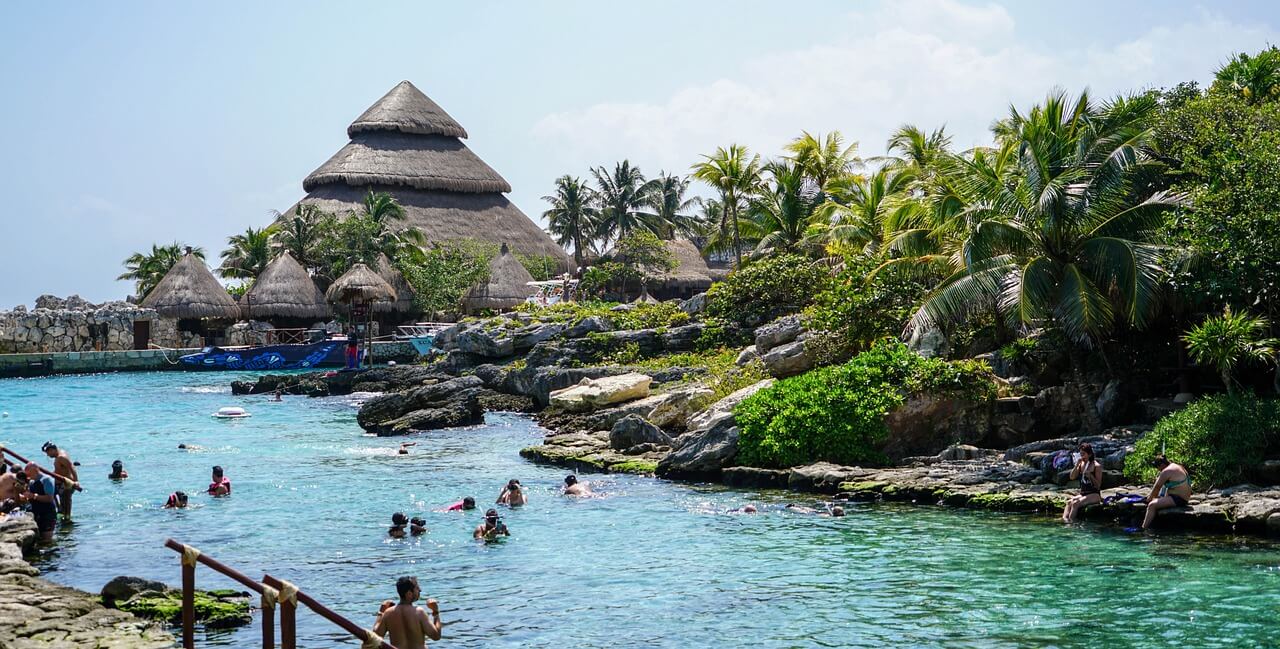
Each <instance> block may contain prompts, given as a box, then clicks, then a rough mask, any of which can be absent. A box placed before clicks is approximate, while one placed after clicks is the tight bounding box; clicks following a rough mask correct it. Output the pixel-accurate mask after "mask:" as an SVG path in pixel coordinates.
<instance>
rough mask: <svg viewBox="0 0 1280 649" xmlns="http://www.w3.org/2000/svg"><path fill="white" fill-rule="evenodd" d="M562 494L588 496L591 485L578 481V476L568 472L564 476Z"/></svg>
mask: <svg viewBox="0 0 1280 649" xmlns="http://www.w3.org/2000/svg"><path fill="white" fill-rule="evenodd" d="M564 495H566V496H590V495H591V487H589V486H587V483H585V482H578V476H576V475H573V474H570V475H567V476H565V477H564Z"/></svg>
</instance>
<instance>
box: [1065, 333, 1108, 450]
mask: <svg viewBox="0 0 1280 649" xmlns="http://www.w3.org/2000/svg"><path fill="white" fill-rule="evenodd" d="M1070 358H1071V378H1072V380H1073V381H1074V382H1075V384H1076V397H1077V398H1078V399H1079V400H1080V418H1081V420H1082V423H1083V424H1084V429H1085V432H1086V433H1088V434H1090V435H1097V434H1099V433H1101V432H1102V419H1101V418H1100V417H1098V408H1097V405H1096V404H1097V401H1098V399H1097V397H1095V396H1094V395H1093V394H1092V393H1093V390H1092V389H1091V388H1090V387H1089V383H1088V382H1087V381H1086V380H1085V376H1084V362H1085V359H1084V353H1083V352H1081V351H1080V349H1079V348H1074V347H1073V348H1072V350H1071V354H1070Z"/></svg>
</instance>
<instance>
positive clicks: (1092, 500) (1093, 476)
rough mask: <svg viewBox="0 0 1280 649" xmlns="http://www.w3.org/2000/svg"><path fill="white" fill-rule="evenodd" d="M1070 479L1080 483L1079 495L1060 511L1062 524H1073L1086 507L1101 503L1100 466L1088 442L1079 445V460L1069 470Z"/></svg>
mask: <svg viewBox="0 0 1280 649" xmlns="http://www.w3.org/2000/svg"><path fill="white" fill-rule="evenodd" d="M1071 479H1072V480H1079V481H1080V495H1079V496H1073V497H1072V498H1071V500H1068V501H1067V506H1066V507H1065V508H1063V510H1062V521H1063V522H1064V523H1071V522H1074V521H1075V520H1076V517H1077V516H1079V515H1080V510H1082V509H1084V508H1085V506H1086V505H1093V504H1097V503H1100V502H1102V465H1101V464H1099V463H1098V458H1097V456H1095V455H1094V454H1093V445H1091V444H1089V443H1088V442H1085V443H1084V444H1081V445H1080V459H1079V460H1077V461H1076V465H1075V467H1074V468H1072V469H1071Z"/></svg>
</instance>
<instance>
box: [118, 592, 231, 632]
mask: <svg viewBox="0 0 1280 649" xmlns="http://www.w3.org/2000/svg"><path fill="white" fill-rule="evenodd" d="M115 607H116V608H118V609H120V610H122V611H127V612H129V613H133V614H134V615H137V616H138V617H144V618H148V619H152V620H163V621H165V622H169V623H172V624H178V623H180V622H182V591H180V590H170V591H166V592H164V593H155V592H149V593H144V594H142V595H138V596H136V597H133V598H131V599H129V600H128V601H125V602H116V603H115ZM195 609H196V622H199V623H201V624H203V625H204V626H205V627H206V628H211V629H223V628H230V627H237V626H244V625H246V624H249V623H250V622H251V621H252V617H251V616H250V615H249V594H248V593H242V592H239V591H235V590H228V589H223V590H212V591H196V593H195Z"/></svg>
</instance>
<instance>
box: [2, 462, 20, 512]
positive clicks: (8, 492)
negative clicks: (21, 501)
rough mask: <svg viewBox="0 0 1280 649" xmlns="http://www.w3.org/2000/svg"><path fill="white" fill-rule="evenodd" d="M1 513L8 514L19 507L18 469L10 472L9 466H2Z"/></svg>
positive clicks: (15, 468)
mask: <svg viewBox="0 0 1280 649" xmlns="http://www.w3.org/2000/svg"><path fill="white" fill-rule="evenodd" d="M0 471H3V473H0V513H4V514H7V513H9V512H11V511H13V510H14V509H15V508H16V507H17V506H18V476H17V475H15V474H16V473H17V471H18V467H16V466H15V467H13V470H12V471H10V470H9V467H8V465H6V464H0Z"/></svg>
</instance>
